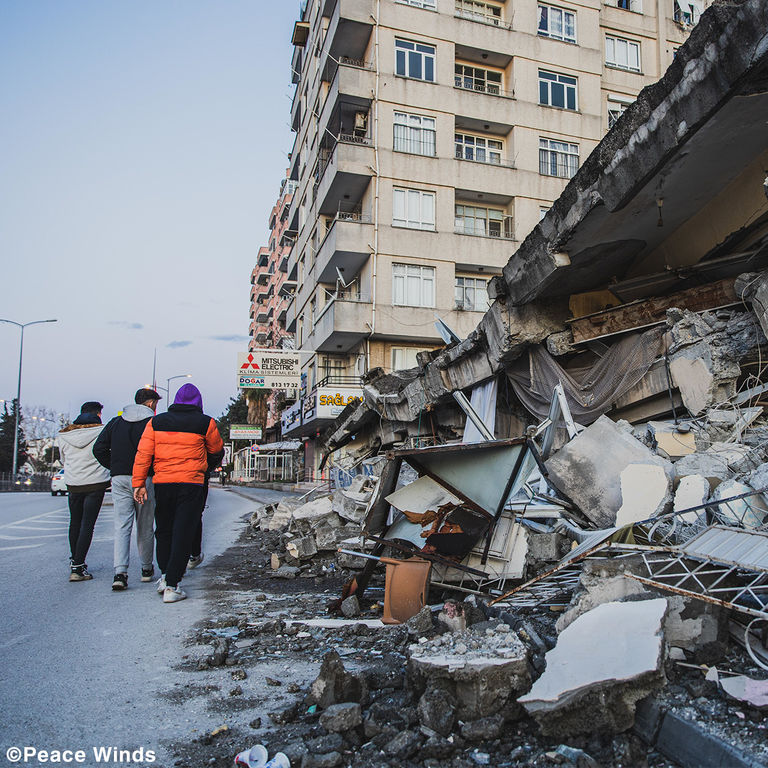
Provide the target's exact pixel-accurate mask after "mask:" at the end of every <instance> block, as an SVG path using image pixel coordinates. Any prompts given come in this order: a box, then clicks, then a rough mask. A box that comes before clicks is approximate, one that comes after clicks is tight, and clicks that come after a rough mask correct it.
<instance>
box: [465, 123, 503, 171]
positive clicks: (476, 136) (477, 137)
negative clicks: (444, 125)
mask: <svg viewBox="0 0 768 768" xmlns="http://www.w3.org/2000/svg"><path fill="white" fill-rule="evenodd" d="M460 139H461V140H460ZM467 139H472V141H467ZM478 142H483V146H480V145H479V144H478ZM491 143H493V144H498V145H499V146H498V147H491V146H490V145H491ZM470 146H471V147H472V151H471V154H472V155H473V156H472V157H468V156H467V155H468V154H469V153H470ZM453 148H454V156H455V157H456V159H457V160H469V161H470V162H473V163H484V164H485V165H503V164H504V139H501V138H499V137H497V136H486V135H483V134H480V133H464V132H463V131H457V130H455V129H454V132H453ZM481 153H482V154H483V155H484V157H485V158H486V159H483V160H481V159H480V158H479V157H478V155H479V154H481ZM494 155H496V156H498V160H493V159H492V157H493V156H494Z"/></svg>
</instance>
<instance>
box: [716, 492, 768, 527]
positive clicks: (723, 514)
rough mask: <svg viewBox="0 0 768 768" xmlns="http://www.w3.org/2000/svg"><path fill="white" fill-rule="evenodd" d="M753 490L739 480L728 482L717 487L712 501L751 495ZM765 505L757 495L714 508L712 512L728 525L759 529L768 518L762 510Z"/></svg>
mask: <svg viewBox="0 0 768 768" xmlns="http://www.w3.org/2000/svg"><path fill="white" fill-rule="evenodd" d="M752 490H753V489H752V488H750V486H748V485H745V484H744V483H740V482H738V481H737V480H726V481H724V482H722V483H720V485H718V486H717V488H716V489H715V492H714V493H713V494H712V498H711V499H710V501H720V500H722V499H730V498H732V497H733V496H741V494H743V493H750V492H751V491H752ZM763 504H764V502H763V500H762V498H761V497H760V495H759V494H755V495H754V496H752V497H749V498H746V499H739V500H737V501H729V502H728V503H727V504H720V505H719V506H717V507H712V511H713V513H714V514H715V515H716V516H717V518H718V519H719V520H721V521H722V522H723V523H725V524H726V525H743V526H745V527H746V528H757V527H758V526H760V525H762V522H763V519H764V518H765V516H766V513H765V511H764V510H763V509H762V506H763Z"/></svg>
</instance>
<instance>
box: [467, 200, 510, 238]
mask: <svg viewBox="0 0 768 768" xmlns="http://www.w3.org/2000/svg"><path fill="white" fill-rule="evenodd" d="M480 211H484V212H485V215H484V216H478V215H477V214H478V213H479V212H480ZM469 221H472V222H473V224H472V226H471V227H469V228H467V222H469ZM511 221H512V217H511V215H510V214H508V213H507V212H506V211H505V210H504V209H503V208H496V207H494V206H487V205H476V204H474V203H465V202H457V203H455V204H454V206H453V231H454V232H456V233H457V234H460V235H471V236H475V237H491V238H495V239H498V240H513V239H514V232H513V231H512V227H511V224H510V222H511ZM479 222H482V226H481V227H479V226H478V223H479Z"/></svg>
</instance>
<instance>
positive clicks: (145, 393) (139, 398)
mask: <svg viewBox="0 0 768 768" xmlns="http://www.w3.org/2000/svg"><path fill="white" fill-rule="evenodd" d="M147 400H162V398H161V397H160V395H158V394H157V392H155V390H154V389H149V387H144V388H142V389H137V390H136V394H135V395H134V396H133V402H134V403H136V404H137V405H141V404H142V403H146V402H147Z"/></svg>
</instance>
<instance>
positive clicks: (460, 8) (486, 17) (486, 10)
mask: <svg viewBox="0 0 768 768" xmlns="http://www.w3.org/2000/svg"><path fill="white" fill-rule="evenodd" d="M456 15H457V16H460V17H461V18H462V19H470V20H472V21H480V22H482V23H483V24H493V25H495V26H497V27H498V26H499V25H500V24H501V6H500V5H496V4H495V3H484V2H481V1H480V0H456Z"/></svg>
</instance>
